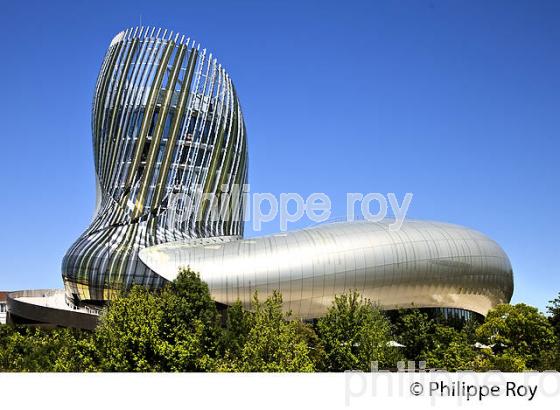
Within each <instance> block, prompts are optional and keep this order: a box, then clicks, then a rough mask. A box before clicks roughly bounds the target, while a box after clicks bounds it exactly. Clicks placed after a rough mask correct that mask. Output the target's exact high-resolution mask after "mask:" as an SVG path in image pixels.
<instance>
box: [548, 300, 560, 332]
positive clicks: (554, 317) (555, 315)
mask: <svg viewBox="0 0 560 410" xmlns="http://www.w3.org/2000/svg"><path fill="white" fill-rule="evenodd" d="M548 303H549V305H548V306H547V307H546V310H547V313H548V314H549V315H550V316H549V318H548V320H549V321H550V324H551V325H552V326H553V327H554V332H555V333H556V337H557V338H560V293H558V296H557V297H556V298H555V299H553V300H551V301H549V302H548Z"/></svg>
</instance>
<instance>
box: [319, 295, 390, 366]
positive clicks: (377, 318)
mask: <svg viewBox="0 0 560 410" xmlns="http://www.w3.org/2000/svg"><path fill="white" fill-rule="evenodd" d="M317 330H318V335H319V338H320V339H321V342H322V344H323V346H324V348H325V351H326V370H328V371H335V372H339V371H344V370H364V371H368V370H370V367H371V365H372V362H374V361H377V362H378V364H379V366H380V367H395V366H396V362H397V360H398V351H397V350H396V349H395V348H393V347H391V346H389V345H388V343H389V342H390V341H391V324H390V322H389V320H388V319H387V318H386V317H385V315H384V314H383V313H382V312H381V311H380V310H379V308H378V307H377V306H375V305H374V304H373V303H372V302H371V301H370V300H368V299H364V298H362V297H361V296H360V295H359V293H358V292H355V291H354V292H351V293H347V294H343V295H339V296H336V297H335V299H334V301H333V304H332V305H331V307H330V308H329V310H328V311H327V314H326V315H325V316H324V317H323V318H321V319H319V322H318V323H317Z"/></svg>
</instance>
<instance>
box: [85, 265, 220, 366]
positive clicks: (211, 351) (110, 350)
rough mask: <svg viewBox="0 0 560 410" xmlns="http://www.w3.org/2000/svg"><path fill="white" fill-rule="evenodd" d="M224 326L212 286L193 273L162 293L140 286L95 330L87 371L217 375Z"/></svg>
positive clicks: (119, 300)
mask: <svg viewBox="0 0 560 410" xmlns="http://www.w3.org/2000/svg"><path fill="white" fill-rule="evenodd" d="M219 332H220V329H219V320H218V313H217V310H216V307H215V304H214V302H212V299H211V298H210V294H209V291H208V287H207V285H206V284H205V283H204V282H202V281H201V280H200V277H199V276H198V275H197V274H196V273H194V272H192V271H190V270H188V269H187V270H182V271H181V272H179V275H178V277H177V279H176V280H175V281H174V282H172V283H171V284H169V285H168V286H166V287H165V288H164V289H163V290H162V291H161V292H159V293H155V292H150V291H148V290H147V289H145V288H143V287H140V286H135V287H133V288H132V289H131V290H130V291H129V292H127V293H126V294H125V295H122V296H121V297H118V298H117V299H115V300H113V301H112V302H111V304H110V306H109V308H108V309H106V311H105V312H104V313H103V314H102V316H101V319H100V324H99V326H98V327H97V329H96V330H95V335H94V338H93V346H92V345H91V344H87V343H86V346H84V348H86V350H87V349H88V348H89V351H90V352H91V354H90V355H89V357H85V358H84V362H85V365H86V366H87V367H89V369H90V370H92V369H99V370H102V371H142V372H146V371H205V370H212V369H213V366H214V363H215V358H216V354H217V344H218V339H219Z"/></svg>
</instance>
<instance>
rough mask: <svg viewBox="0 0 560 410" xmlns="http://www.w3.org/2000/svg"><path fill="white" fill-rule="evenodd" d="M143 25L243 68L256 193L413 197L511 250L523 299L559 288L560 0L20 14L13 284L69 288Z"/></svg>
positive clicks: (10, 113)
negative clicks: (131, 41)
mask: <svg viewBox="0 0 560 410" xmlns="http://www.w3.org/2000/svg"><path fill="white" fill-rule="evenodd" d="M140 20H141V21H142V23H143V24H144V25H157V26H162V27H167V28H170V29H172V30H175V31H180V32H182V33H184V34H187V35H188V36H190V37H191V38H193V39H195V40H197V41H198V42H200V43H202V44H203V46H204V47H207V48H208V49H209V50H212V51H213V52H214V54H215V55H216V56H217V57H218V58H219V60H220V61H221V62H222V63H223V64H224V65H225V67H226V69H227V70H228V72H229V73H230V75H231V76H232V78H233V80H234V82H235V85H236V88H237V91H238V93H239V96H240V100H241V104H242V107H243V111H244V115H245V121H246V124H247V128H248V133H249V146H250V171H249V177H250V183H251V190H252V191H253V192H272V193H280V192H298V193H300V194H302V195H304V196H306V195H308V194H310V193H312V192H325V193H327V194H328V195H330V197H331V198H332V200H333V217H337V216H342V215H343V214H344V211H345V198H346V196H345V195H346V192H363V193H367V192H381V193H387V192H395V193H397V195H398V196H399V197H400V198H402V196H403V195H404V193H405V192H412V193H413V194H414V198H413V201H412V204H411V206H410V210H409V214H408V216H409V217H412V218H418V219H431V220H439V221H445V222H452V223H458V224H461V225H465V226H469V227H471V228H474V229H477V230H480V231H482V232H484V233H486V234H488V235H489V236H491V237H492V238H494V239H495V240H496V241H498V243H500V245H502V247H503V248H504V249H505V251H506V252H507V253H508V255H509V256H510V259H511V262H512V265H513V268H514V273H515V293H514V299H513V301H514V302H519V301H524V302H526V303H529V304H533V305H536V306H538V307H539V308H541V309H544V307H545V305H546V303H547V301H548V300H550V299H552V298H553V297H554V296H555V295H556V294H558V292H559V291H560V274H559V273H560V272H559V271H560V268H559V263H558V255H559V254H560V239H559V237H558V232H559V230H560V224H559V222H558V212H557V209H558V204H559V203H560V194H559V192H558V181H559V177H560V165H559V161H558V154H559V149H560V142H559V134H560V121H559V120H560V76H559V74H558V73H560V25H559V24H558V21H560V3H559V2H555V1H530V0H527V1H492V2H488V1H458V0H454V1H386V0H383V1H381V0H380V1H363V2H360V1H344V2H341V1H338V2H329V1H309V2H305V3H304V2H301V1H294V2H292V1H281V2H263V1H223V2H222V1H213V2H200V1H197V2H191V1H185V0H182V1H157V2H156V1H131V2H119V1H115V2H113V1H91V2H88V1H68V2H56V1H52V2H44V1H26V2H14V1H12V2H5V3H4V4H3V5H2V12H1V14H0V27H2V29H3V30H2V32H3V40H4V41H3V42H2V58H1V61H2V64H0V78H1V79H2V80H3V81H2V85H1V89H0V90H1V91H0V93H1V97H2V98H0V120H1V122H0V123H1V124H2V129H1V132H0V136H1V141H2V150H1V151H0V158H1V161H0V184H1V187H2V189H1V192H2V193H1V195H2V196H1V198H2V201H0V212H1V215H2V228H1V231H0V260H1V261H2V263H1V264H0V288H2V289H20V288H41V287H44V288H51V287H61V285H62V281H61V277H60V262H61V259H62V256H63V255H64V253H65V252H66V250H67V248H68V247H69V246H70V245H71V243H72V242H73V241H74V240H75V239H76V238H77V237H78V235H79V234H80V233H81V231H82V230H83V229H85V228H86V226H87V225H88V223H89V222H90V219H91V216H92V212H93V208H94V196H95V185H94V173H93V163H92V160H93V156H92V147H91V130H90V109H91V102H92V96H93V88H94V85H95V81H96V77H97V73H98V70H99V67H100V64H101V61H102V58H103V55H104V52H105V49H106V47H107V46H108V44H109V42H110V41H111V39H112V37H113V36H114V35H115V34H116V33H117V32H119V31H121V30H122V29H124V28H126V27H130V26H135V25H138V24H139V23H140ZM307 224H309V221H305V220H304V221H301V222H299V223H297V224H293V225H291V226H290V228H298V227H301V226H306V225H307ZM264 228H265V230H264V232H263V233H269V232H274V231H276V230H277V229H278V224H277V223H276V224H272V223H271V224H267V225H265V227H264ZM247 233H248V234H249V235H254V234H255V233H254V232H251V230H250V229H248V230H247ZM259 234H262V233H259Z"/></svg>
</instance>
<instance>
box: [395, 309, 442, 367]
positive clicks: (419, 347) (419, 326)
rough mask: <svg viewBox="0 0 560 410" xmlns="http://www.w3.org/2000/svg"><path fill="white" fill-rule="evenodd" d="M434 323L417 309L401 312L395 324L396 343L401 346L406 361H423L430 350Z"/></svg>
mask: <svg viewBox="0 0 560 410" xmlns="http://www.w3.org/2000/svg"><path fill="white" fill-rule="evenodd" d="M435 328H436V324H435V322H434V321H433V320H432V319H430V318H429V317H428V314H426V313H422V312H420V311H419V310H418V309H412V310H407V311H404V312H403V311H401V312H400V314H399V316H398V318H397V320H396V324H395V333H396V337H397V341H399V342H400V343H401V344H403V345H404V346H405V347H404V348H403V353H404V355H405V356H406V358H407V359H408V360H414V361H424V360H426V353H427V352H428V351H429V350H431V348H432V342H433V334H434V331H435Z"/></svg>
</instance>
